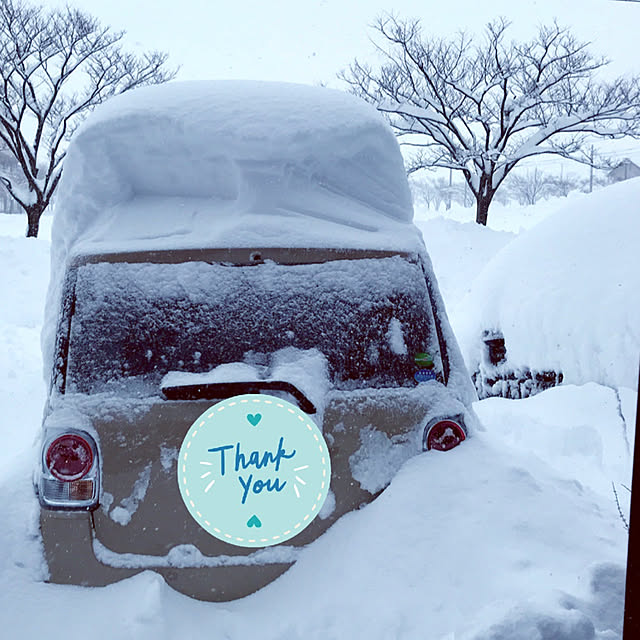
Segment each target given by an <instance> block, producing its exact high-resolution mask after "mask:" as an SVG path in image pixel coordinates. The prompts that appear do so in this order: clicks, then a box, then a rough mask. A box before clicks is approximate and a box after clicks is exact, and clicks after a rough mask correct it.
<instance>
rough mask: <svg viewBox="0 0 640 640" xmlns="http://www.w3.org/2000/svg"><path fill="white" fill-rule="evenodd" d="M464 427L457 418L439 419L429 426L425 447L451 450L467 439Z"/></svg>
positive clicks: (427, 448)
mask: <svg viewBox="0 0 640 640" xmlns="http://www.w3.org/2000/svg"><path fill="white" fill-rule="evenodd" d="M466 437H467V436H466V434H465V432H464V429H463V428H462V426H461V425H460V424H458V423H457V422H456V421H455V420H439V421H438V422H436V423H435V424H433V425H431V427H429V429H428V431H427V433H426V434H425V438H424V448H425V449H426V450H427V451H428V450H429V449H435V450H436V451H449V450H450V449H453V448H454V447H457V446H458V445H459V444H460V443H461V442H462V441H463V440H465V439H466Z"/></svg>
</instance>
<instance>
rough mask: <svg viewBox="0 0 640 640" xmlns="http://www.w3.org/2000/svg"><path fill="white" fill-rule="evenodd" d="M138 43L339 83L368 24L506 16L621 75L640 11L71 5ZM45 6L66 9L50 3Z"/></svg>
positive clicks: (243, 70)
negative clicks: (564, 36) (554, 25)
mask: <svg viewBox="0 0 640 640" xmlns="http://www.w3.org/2000/svg"><path fill="white" fill-rule="evenodd" d="M69 3H70V4H72V5H74V6H78V7H81V8H83V9H85V10H87V11H89V12H90V13H92V14H94V15H95V16H96V17H98V18H100V20H102V21H103V22H105V23H106V24H109V25H111V26H112V27H113V28H116V29H125V30H126V31H127V32H128V34H129V38H130V41H131V42H132V43H139V45H140V46H141V47H143V48H152V49H162V50H164V51H168V52H169V54H170V55H171V60H172V62H173V63H174V64H179V65H181V67H182V69H181V73H180V78H182V79H185V80H187V79H202V78H247V79H263V80H290V81H294V82H306V83H317V82H321V81H322V82H329V83H331V84H334V83H335V80H334V78H335V74H336V72H337V71H338V70H340V69H341V68H343V67H344V66H346V65H347V64H348V63H349V61H351V60H352V59H353V58H354V57H355V56H358V57H366V56H367V55H368V54H370V53H371V50H372V48H371V44H370V43H369V41H368V38H369V36H370V35H371V34H372V32H371V29H370V28H369V26H368V25H370V24H371V23H372V22H373V21H374V20H375V18H376V16H378V15H380V14H382V13H383V12H385V11H394V12H395V13H396V14H397V15H399V16H402V17H404V16H407V17H417V18H420V19H421V20H422V22H423V25H424V28H425V30H426V31H428V32H432V33H435V34H437V35H447V34H452V33H455V32H456V31H457V30H459V29H462V28H466V29H472V30H473V29H480V28H482V26H483V25H484V24H485V23H486V22H487V21H488V20H490V19H492V18H495V17H497V16H506V17H508V18H509V19H511V20H512V21H513V23H514V24H513V34H514V36H517V37H521V36H523V35H526V34H528V33H531V32H532V31H533V29H534V28H535V26H536V25H537V24H539V23H543V22H549V21H551V20H553V19H554V18H557V19H558V21H559V22H560V23H561V24H565V25H569V26H571V27H572V28H573V30H574V31H575V33H576V35H578V36H579V37H580V38H581V39H585V40H589V41H591V42H592V43H593V49H594V50H596V51H599V52H601V53H604V54H606V55H607V56H608V57H610V58H612V59H613V60H614V61H615V70H616V71H618V72H620V71H624V70H636V71H637V70H639V69H640V56H639V54H638V51H639V49H638V34H640V3H638V4H637V3H630V2H615V1H613V0H537V1H536V0H437V1H436V0H392V1H387V2H381V1H380V0H224V1H223V2H222V1H219V0H170V1H169V0H69ZM47 4H49V5H51V4H64V2H58V1H57V0H48V2H47Z"/></svg>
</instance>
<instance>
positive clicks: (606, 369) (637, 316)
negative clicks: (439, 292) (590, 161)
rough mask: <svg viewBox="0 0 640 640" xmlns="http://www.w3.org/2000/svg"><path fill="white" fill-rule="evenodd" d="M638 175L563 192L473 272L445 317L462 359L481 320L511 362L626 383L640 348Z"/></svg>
mask: <svg viewBox="0 0 640 640" xmlns="http://www.w3.org/2000/svg"><path fill="white" fill-rule="evenodd" d="M639 203H640V178H635V179H633V180H627V181H625V182H621V183H619V184H615V185H611V186H609V187H606V188H604V189H601V190H600V191H597V192H595V193H592V194H589V195H580V196H576V197H574V198H572V199H569V200H568V201H567V202H566V204H565V205H564V206H563V207H562V208H561V209H559V210H558V211H557V212H556V213H554V214H552V215H551V216H549V217H548V218H546V219H545V220H543V221H542V222H540V223H539V224H538V225H536V226H535V227H533V228H532V229H531V230H530V231H528V232H526V233H523V234H522V235H521V236H519V237H518V238H517V239H515V240H513V241H512V242H510V243H509V244H507V245H506V246H505V247H504V248H503V249H502V250H501V251H500V252H499V253H498V254H497V255H496V256H495V257H494V258H493V259H492V260H491V262H489V264H488V265H487V266H486V267H485V269H484V270H483V271H482V272H481V273H480V275H479V276H478V278H477V279H476V280H475V282H474V284H473V285H472V288H471V293H470V294H469V296H467V298H466V299H465V300H464V302H463V303H462V304H461V305H460V306H459V307H458V308H457V310H456V313H455V318H454V320H455V322H454V326H455V327H456V334H457V336H458V338H459V340H460V345H461V347H462V349H463V353H464V355H465V358H466V361H467V364H468V366H469V369H470V370H472V371H473V369H474V366H475V365H476V363H477V361H478V358H479V355H480V353H481V348H482V345H481V334H482V330H484V329H499V330H501V331H502V333H503V335H504V339H505V345H506V347H507V361H508V363H509V364H510V365H511V366H513V367H520V366H528V367H531V368H534V369H538V370H548V369H553V370H555V371H562V372H563V374H564V381H565V383H570V384H582V383H585V382H589V381H593V382H598V383H599V384H604V385H613V386H626V387H629V388H635V386H636V384H637V381H638V377H637V376H638V369H637V366H638V361H637V359H636V358H637V355H638V353H640V269H639V268H638V248H637V244H638V238H639V237H640V204H639Z"/></svg>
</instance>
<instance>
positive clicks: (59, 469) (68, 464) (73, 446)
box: [46, 433, 93, 482]
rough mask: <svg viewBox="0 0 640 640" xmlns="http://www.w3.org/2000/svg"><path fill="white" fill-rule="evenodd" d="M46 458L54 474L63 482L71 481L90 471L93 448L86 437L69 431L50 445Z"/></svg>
mask: <svg viewBox="0 0 640 640" xmlns="http://www.w3.org/2000/svg"><path fill="white" fill-rule="evenodd" d="M46 459H47V467H48V469H49V471H50V472H51V475H52V476H54V477H55V478H57V479H58V480H62V481H63V482H71V481H73V480H79V479H80V478H82V477H83V476H85V475H86V474H87V473H88V472H89V469H91V466H92V465H93V450H92V449H91V445H90V444H89V443H88V442H87V441H86V440H85V439H84V438H82V437H80V436H79V435H76V434H75V433H68V434H66V435H64V436H60V437H59V438H56V439H55V440H54V441H53V442H52V443H51V444H50V445H49V448H48V449H47V458H46Z"/></svg>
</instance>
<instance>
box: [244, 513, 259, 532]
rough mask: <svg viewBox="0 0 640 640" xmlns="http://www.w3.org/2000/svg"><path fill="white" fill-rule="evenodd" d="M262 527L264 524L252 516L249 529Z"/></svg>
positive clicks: (248, 522) (248, 524)
mask: <svg viewBox="0 0 640 640" xmlns="http://www.w3.org/2000/svg"><path fill="white" fill-rule="evenodd" d="M261 526H262V522H260V518H258V516H256V515H252V516H251V517H250V518H249V520H247V527H256V528H258V529H259V528H260V527H261Z"/></svg>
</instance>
